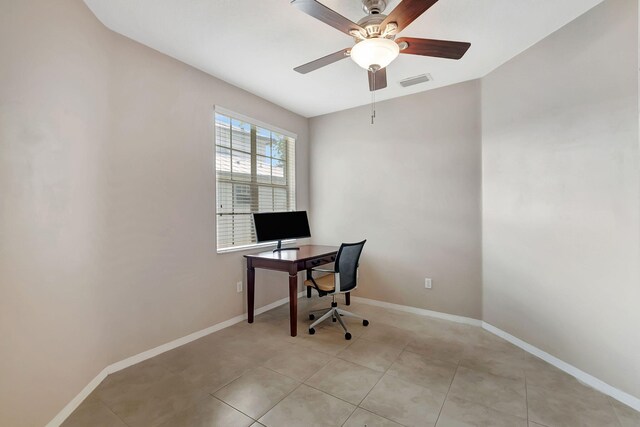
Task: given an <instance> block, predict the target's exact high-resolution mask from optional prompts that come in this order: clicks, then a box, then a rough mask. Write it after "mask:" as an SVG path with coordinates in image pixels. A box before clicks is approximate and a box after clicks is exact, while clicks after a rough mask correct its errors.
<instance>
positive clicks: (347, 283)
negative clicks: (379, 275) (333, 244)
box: [335, 240, 366, 292]
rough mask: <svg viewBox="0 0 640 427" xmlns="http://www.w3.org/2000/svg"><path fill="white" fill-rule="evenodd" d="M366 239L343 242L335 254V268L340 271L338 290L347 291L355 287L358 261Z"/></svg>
mask: <svg viewBox="0 0 640 427" xmlns="http://www.w3.org/2000/svg"><path fill="white" fill-rule="evenodd" d="M365 242H366V240H363V241H362V242H358V243H343V244H342V245H341V246H340V250H338V255H337V256H336V264H335V266H336V267H335V269H336V273H340V291H341V292H345V291H349V290H350V289H353V288H355V287H356V281H357V280H358V277H357V276H358V261H359V260H360V254H361V253H362V248H363V247H364V244H365Z"/></svg>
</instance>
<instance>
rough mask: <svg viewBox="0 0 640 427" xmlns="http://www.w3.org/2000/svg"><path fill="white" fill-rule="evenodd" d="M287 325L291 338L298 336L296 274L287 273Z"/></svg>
mask: <svg viewBox="0 0 640 427" xmlns="http://www.w3.org/2000/svg"><path fill="white" fill-rule="evenodd" d="M289 323H290V326H291V336H292V337H295V336H296V335H298V274H297V273H294V274H291V273H289Z"/></svg>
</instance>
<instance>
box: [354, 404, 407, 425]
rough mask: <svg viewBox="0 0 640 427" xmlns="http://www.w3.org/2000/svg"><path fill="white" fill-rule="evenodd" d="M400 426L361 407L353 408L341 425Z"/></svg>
mask: <svg viewBox="0 0 640 427" xmlns="http://www.w3.org/2000/svg"><path fill="white" fill-rule="evenodd" d="M363 426H366V427H402V425H400V424H398V423H395V422H393V421H391V420H388V419H386V418H382V417H381V416H379V415H376V414H374V413H372V412H369V411H365V410H364V409H362V408H358V409H356V410H355V412H354V413H353V414H351V416H350V417H349V419H348V420H347V422H346V423H344V424H343V425H342V427H363Z"/></svg>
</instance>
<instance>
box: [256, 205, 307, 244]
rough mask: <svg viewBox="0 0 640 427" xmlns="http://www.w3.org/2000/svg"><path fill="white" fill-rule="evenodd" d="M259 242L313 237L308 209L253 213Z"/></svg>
mask: <svg viewBox="0 0 640 427" xmlns="http://www.w3.org/2000/svg"><path fill="white" fill-rule="evenodd" d="M253 225H254V226H255V228H256V237H257V238H258V242H259V243H261V242H271V241H274V240H286V239H298V238H303V237H311V231H310V230H309V220H308V219H307V212H306V211H299V212H265V213H254V214H253Z"/></svg>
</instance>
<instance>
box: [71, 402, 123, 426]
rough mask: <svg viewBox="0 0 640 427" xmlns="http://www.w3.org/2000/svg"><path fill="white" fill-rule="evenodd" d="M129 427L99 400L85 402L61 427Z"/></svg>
mask: <svg viewBox="0 0 640 427" xmlns="http://www.w3.org/2000/svg"><path fill="white" fill-rule="evenodd" d="M89 425H90V426H92V427H127V425H126V424H125V423H124V422H122V420H121V419H120V418H118V416H117V415H116V414H114V413H113V412H112V411H111V410H110V409H109V408H108V407H107V406H106V405H105V404H104V403H102V402H100V401H99V400H89V401H84V402H82V403H81V404H80V406H79V407H78V408H77V409H76V410H75V411H73V413H72V414H71V416H70V417H69V418H67V419H66V421H65V422H64V423H62V426H61V427H86V426H89Z"/></svg>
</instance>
